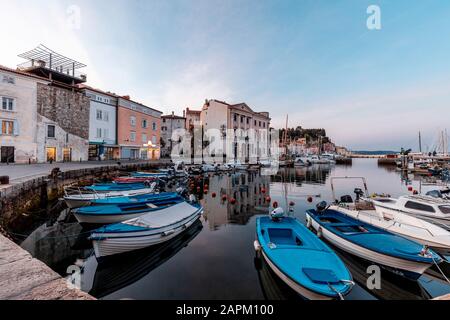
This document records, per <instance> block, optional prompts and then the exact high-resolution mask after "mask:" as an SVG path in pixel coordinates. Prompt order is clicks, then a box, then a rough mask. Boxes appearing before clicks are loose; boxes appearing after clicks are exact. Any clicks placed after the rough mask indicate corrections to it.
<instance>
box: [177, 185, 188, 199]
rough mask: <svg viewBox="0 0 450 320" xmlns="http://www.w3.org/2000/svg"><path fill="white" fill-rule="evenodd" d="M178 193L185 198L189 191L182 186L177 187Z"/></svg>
mask: <svg viewBox="0 0 450 320" xmlns="http://www.w3.org/2000/svg"><path fill="white" fill-rule="evenodd" d="M177 193H178V194H179V195H180V196H182V197H183V198H187V196H188V192H187V190H186V188H182V187H179V188H177Z"/></svg>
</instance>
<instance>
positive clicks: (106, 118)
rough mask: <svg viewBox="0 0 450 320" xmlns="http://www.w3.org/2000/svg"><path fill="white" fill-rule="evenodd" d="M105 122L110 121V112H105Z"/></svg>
mask: <svg viewBox="0 0 450 320" xmlns="http://www.w3.org/2000/svg"><path fill="white" fill-rule="evenodd" d="M103 120H105V121H109V112H108V111H105V112H104V115H103Z"/></svg>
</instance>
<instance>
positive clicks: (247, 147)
mask: <svg viewBox="0 0 450 320" xmlns="http://www.w3.org/2000/svg"><path fill="white" fill-rule="evenodd" d="M270 120H271V119H270V117H269V113H268V112H255V111H253V110H252V109H251V108H250V107H249V106H248V105H247V104H245V103H239V104H229V103H226V102H224V101H219V100H207V101H206V102H205V104H204V106H203V108H202V111H201V114H200V123H201V125H202V126H203V129H204V131H205V132H207V131H208V130H210V129H213V130H219V131H220V132H221V133H222V136H223V137H225V136H226V139H227V144H228V146H226V149H225V148H222V150H220V151H219V152H218V153H222V152H223V153H225V154H226V157H227V158H228V159H238V158H239V159H241V160H244V161H245V162H257V161H260V160H261V157H265V156H266V155H267V154H268V151H269V150H268V148H269V133H270V130H269V129H270ZM230 132H232V136H231V137H230ZM250 134H255V137H254V138H255V140H256V141H257V144H256V145H254V144H252V143H251V140H250V136H249V135H250ZM216 148H217V149H221V148H220V146H216ZM224 149H225V150H224ZM210 152H212V153H215V154H217V152H216V151H215V150H212V151H210ZM227 153H228V154H227ZM230 153H231V154H230Z"/></svg>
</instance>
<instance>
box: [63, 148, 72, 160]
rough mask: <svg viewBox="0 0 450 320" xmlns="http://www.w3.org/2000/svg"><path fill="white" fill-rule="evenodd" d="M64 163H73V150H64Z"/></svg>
mask: <svg viewBox="0 0 450 320" xmlns="http://www.w3.org/2000/svg"><path fill="white" fill-rule="evenodd" d="M63 161H64V162H70V161H72V149H71V148H64V149H63Z"/></svg>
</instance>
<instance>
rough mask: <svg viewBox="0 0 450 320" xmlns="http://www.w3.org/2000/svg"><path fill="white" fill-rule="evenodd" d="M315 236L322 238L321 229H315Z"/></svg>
mask: <svg viewBox="0 0 450 320" xmlns="http://www.w3.org/2000/svg"><path fill="white" fill-rule="evenodd" d="M317 236H318V237H319V238H322V236H323V233H322V227H319V229H317Z"/></svg>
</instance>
